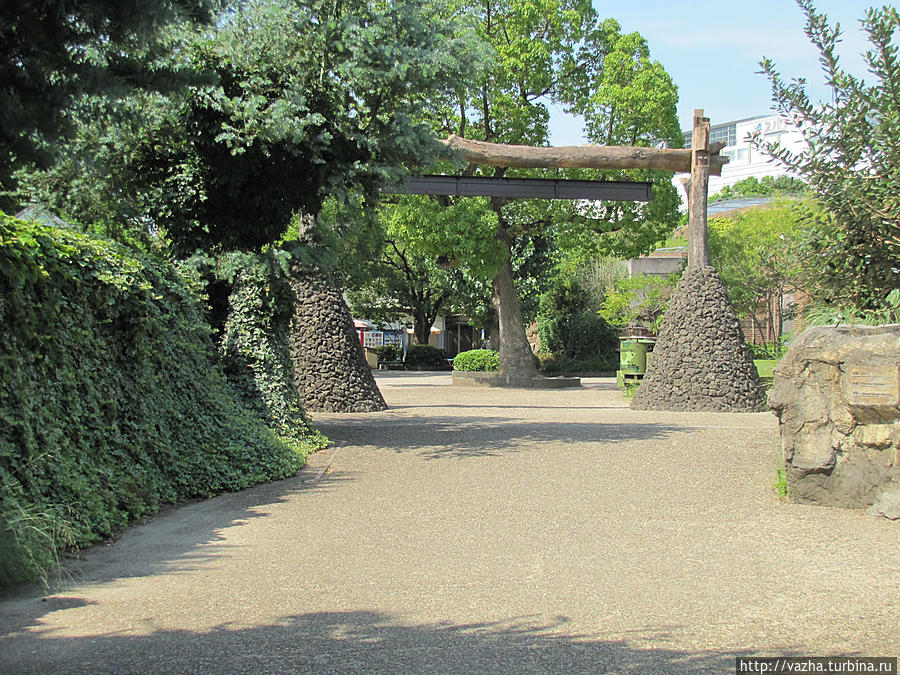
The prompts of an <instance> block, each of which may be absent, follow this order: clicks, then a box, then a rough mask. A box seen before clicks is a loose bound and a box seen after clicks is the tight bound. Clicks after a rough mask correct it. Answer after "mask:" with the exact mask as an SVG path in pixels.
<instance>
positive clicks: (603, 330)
mask: <svg viewBox="0 0 900 675" xmlns="http://www.w3.org/2000/svg"><path fill="white" fill-rule="evenodd" d="M538 331H539V333H540V336H541V350H542V351H545V352H547V353H548V354H552V355H554V356H557V357H567V358H570V359H589V358H598V357H599V358H601V359H608V358H611V357H612V356H613V355H615V353H616V351H617V350H618V348H619V333H618V331H617V330H616V329H615V328H613V327H612V326H611V325H610V324H609V323H607V322H606V321H605V320H604V319H603V318H602V317H600V316H598V315H597V314H596V313H595V312H591V311H589V310H582V311H580V312H577V313H575V314H565V315H558V316H541V317H539V318H538Z"/></svg>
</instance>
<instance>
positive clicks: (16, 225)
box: [0, 216, 321, 579]
mask: <svg viewBox="0 0 900 675" xmlns="http://www.w3.org/2000/svg"><path fill="white" fill-rule="evenodd" d="M198 291H199V289H198V288H197V286H196V283H194V285H191V284H190V283H188V282H187V281H186V280H185V278H184V277H182V276H181V275H180V274H179V273H178V272H176V270H175V269H174V268H173V267H172V266H171V265H169V264H166V263H163V262H160V261H158V260H154V259H151V258H149V257H147V256H143V255H140V254H135V253H133V252H131V251H128V250H127V249H125V248H124V247H122V246H120V245H117V244H114V243H112V242H109V241H105V240H101V239H97V238H93V237H90V236H87V235H84V234H81V233H78V232H76V231H73V230H60V229H54V228H51V227H47V226H44V225H41V224H38V223H23V222H21V221H16V220H14V219H12V218H9V217H6V216H2V220H0V344H2V346H3V349H2V352H3V354H4V358H2V359H0V419H2V424H0V516H2V518H3V519H4V520H3V522H2V523H0V529H3V530H4V531H5V532H11V533H12V534H13V536H12V537H11V538H10V537H3V540H4V541H5V542H6V544H5V545H4V548H3V551H2V554H0V555H2V556H3V557H4V559H6V560H11V561H13V563H12V564H14V565H15V567H14V568H13V569H11V570H10V569H7V570H5V571H4V572H3V575H4V577H5V578H6V579H15V578H19V577H20V576H21V575H22V574H25V573H26V572H28V571H29V570H30V571H35V570H36V569H38V568H40V567H42V566H43V565H44V564H45V563H46V562H47V560H48V557H47V556H48V552H50V551H55V550H56V548H57V547H58V546H59V545H61V544H64V543H68V542H69V541H70V542H71V543H73V544H75V545H76V546H81V545H85V544H89V543H91V542H93V541H96V540H97V539H99V538H101V537H106V536H109V535H111V534H112V533H114V532H116V531H117V530H119V529H121V528H122V527H124V526H125V525H126V524H127V523H128V522H129V520H131V519H133V518H136V517H139V516H141V515H143V514H146V513H151V512H153V511H155V510H156V509H157V508H158V507H159V505H160V504H161V503H164V502H174V501H179V500H184V499H189V498H193V497H202V496H208V495H211V494H214V493H217V492H222V491H225V490H236V489H240V488H243V487H246V486H249V485H254V484H256V483H259V482H261V481H265V480H270V479H274V478H283V477H286V476H289V475H291V474H293V473H294V472H296V471H297V469H298V468H299V467H300V466H302V464H303V462H304V458H305V456H306V454H307V453H308V452H309V451H310V450H311V449H312V448H313V447H315V446H316V445H318V444H320V442H321V439H320V438H319V437H313V436H308V437H302V436H301V435H300V434H297V435H295V436H292V437H289V438H286V439H284V440H282V439H280V438H279V437H278V435H276V433H275V432H273V431H272V430H271V429H269V428H268V427H267V426H266V425H265V424H264V420H263V419H261V415H260V413H259V411H258V409H250V408H248V407H247V406H246V405H244V404H243V403H241V402H240V400H239V398H241V397H236V396H235V393H234V391H233V389H232V388H231V387H230V386H229V384H228V381H227V380H226V378H225V377H224V375H223V373H222V371H221V370H220V369H219V368H218V367H217V365H216V361H217V359H216V354H215V349H214V346H213V343H212V340H211V339H210V332H209V328H208V327H207V325H206V322H205V321H204V316H203V309H202V305H201V304H200V303H199V302H198V299H197V298H198ZM244 398H245V397H244ZM32 525H33V526H34V527H32ZM42 533H43V534H42ZM13 539H14V540H15V541H16V542H18V543H17V544H10V542H11V541H12V540H13ZM41 542H44V543H43V544H42V543H41ZM47 542H52V543H47ZM42 551H43V552H42ZM16 560H18V561H19V562H15V561H16ZM23 560H24V561H26V566H25V567H21V565H20V563H22V561H23ZM28 560H31V561H32V563H33V564H32V563H27V561H28ZM29 565H30V567H29Z"/></svg>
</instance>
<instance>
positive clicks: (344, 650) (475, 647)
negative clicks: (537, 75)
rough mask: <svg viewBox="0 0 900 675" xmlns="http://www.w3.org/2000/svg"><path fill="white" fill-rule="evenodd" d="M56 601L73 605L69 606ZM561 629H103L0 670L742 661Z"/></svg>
mask: <svg viewBox="0 0 900 675" xmlns="http://www.w3.org/2000/svg"><path fill="white" fill-rule="evenodd" d="M56 602H59V603H61V604H62V605H63V606H65V605H68V606H71V605H72V604H73V603H75V604H77V599H73V598H59V599H58V600H56ZM47 609H48V610H50V609H51V608H49V607H48V608H47ZM567 624H568V620H567V619H566V617H558V618H557V619H555V620H554V621H552V622H549V623H548V622H537V621H536V620H534V619H533V618H531V617H519V618H515V619H512V620H509V621H504V622H494V623H471V624H462V625H458V624H452V623H433V624H425V625H404V624H402V623H399V622H397V621H396V620H395V619H394V618H393V617H391V616H388V615H385V614H380V613H376V612H367V611H354V612H333V613H328V612H326V613H312V614H300V615H293V616H286V617H283V618H282V619H280V620H278V621H277V622H276V623H274V624H271V625H264V626H251V627H246V626H236V625H229V624H223V625H220V626H216V627H215V628H213V629H211V630H209V631H204V632H193V631H186V630H176V631H155V632H151V633H150V634H147V635H134V634H131V635H128V634H123V631H111V632H110V633H107V634H105V635H100V636H97V635H93V636H89V637H75V638H71V637H54V636H53V635H52V634H45V635H40V634H35V633H28V634H24V635H20V636H17V637H16V638H15V642H14V643H12V642H11V643H8V644H7V645H6V646H7V648H6V649H4V650H3V651H2V652H0V670H5V671H7V672H19V673H46V672H54V673H71V672H117V673H207V672H208V673H297V672H313V671H314V672H334V673H355V672H408V673H413V672H414V673H457V672H458V673H477V672H491V673H547V672H565V673H587V672H590V673H640V674H642V675H646V674H651V673H665V674H667V675H672V674H678V673H700V672H714V673H727V672H733V671H734V664H735V661H734V659H735V657H737V656H748V655H750V654H749V653H731V652H721V651H697V652H689V651H681V650H676V649H667V648H664V647H663V646H654V643H658V644H659V645H664V644H665V643H666V642H667V641H668V637H669V635H670V632H671V631H673V630H677V627H669V628H666V627H663V628H658V629H647V630H643V631H636V632H635V633H632V634H631V635H630V636H629V642H626V641H624V640H621V639H603V638H600V637H596V636H586V635H579V634H575V633H572V632H571V630H567ZM38 630H39V629H38ZM637 644H640V645H644V647H637V646H635V645H637Z"/></svg>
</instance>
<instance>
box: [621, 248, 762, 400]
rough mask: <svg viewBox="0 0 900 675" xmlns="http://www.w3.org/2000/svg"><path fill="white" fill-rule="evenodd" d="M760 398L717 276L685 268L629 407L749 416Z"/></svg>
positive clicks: (741, 334) (710, 269) (755, 377)
mask: <svg viewBox="0 0 900 675" xmlns="http://www.w3.org/2000/svg"><path fill="white" fill-rule="evenodd" d="M765 399H766V397H765V392H764V391H763V390H762V388H761V387H760V383H759V375H758V373H757V372H756V367H755V366H754V365H753V357H752V355H751V353H750V349H749V348H748V347H747V345H746V343H745V342H744V332H743V331H742V330H741V324H740V321H738V318H737V314H735V312H734V308H733V307H732V306H731V302H730V301H729V299H728V294H727V292H726V290H725V285H724V284H723V283H722V279H721V277H719V274H718V272H716V270H715V268H714V267H711V266H708V265H706V266H699V265H698V266H692V267H688V269H687V270H686V271H685V273H684V274H683V275H682V277H681V281H680V282H679V283H678V286H677V287H676V289H675V292H674V293H673V295H672V301H671V303H670V304H669V309H668V311H667V312H666V315H665V318H664V319H663V324H662V327H661V328H660V331H659V339H658V340H657V342H656V346H655V348H654V350H653V354H652V357H651V359H650V363H649V364H648V366H647V373H646V375H645V376H644V379H643V381H642V382H641V386H640V387H639V388H638V390H637V393H636V394H635V396H634V399H633V400H632V402H631V407H632V408H633V409H635V410H672V411H719V412H753V411H758V410H761V409H762V408H763V406H764V403H765Z"/></svg>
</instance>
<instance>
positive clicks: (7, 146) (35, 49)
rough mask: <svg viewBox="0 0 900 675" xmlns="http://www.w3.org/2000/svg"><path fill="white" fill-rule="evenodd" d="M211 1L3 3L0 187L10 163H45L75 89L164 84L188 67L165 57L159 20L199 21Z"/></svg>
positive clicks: (65, 127)
mask: <svg viewBox="0 0 900 675" xmlns="http://www.w3.org/2000/svg"><path fill="white" fill-rule="evenodd" d="M217 5H219V3H218V2H216V1H215V0H162V1H159V2H120V1H119V0H80V1H79V2H66V3H61V2H15V3H4V4H3V8H2V10H0V36H2V43H3V52H2V55H0V83H2V89H3V96H2V97H0V120H2V123H0V187H2V188H5V189H9V188H10V187H11V173H12V170H13V168H14V167H15V166H22V165H25V164H27V163H29V162H34V161H37V162H41V163H44V164H46V163H47V162H48V161H49V160H50V157H51V156H52V144H53V143H54V142H55V141H57V140H58V138H59V137H60V136H64V135H65V134H66V132H68V131H70V130H71V124H70V122H71V120H70V119H69V118H68V117H67V115H66V114H65V113H66V112H67V111H68V110H69V108H70V107H71V105H72V102H73V100H75V99H76V98H77V97H78V96H81V95H84V94H91V93H101V92H102V93H103V95H104V96H108V97H115V96H121V95H123V94H125V93H127V92H129V91H132V90H133V89H134V88H135V87H144V88H148V89H157V90H166V89H171V88H173V87H177V86H179V85H181V84H184V83H185V82H186V81H187V79H188V78H189V77H191V76H192V75H193V74H194V71H193V70H192V69H185V68H183V67H179V66H178V65H173V64H172V63H164V62H163V57H164V56H166V55H167V54H168V53H169V51H170V49H171V47H172V45H171V42H170V41H168V40H167V39H166V37H167V35H166V30H165V29H166V27H167V26H170V25H172V24H182V23H186V22H198V21H199V22H206V21H209V20H210V19H211V18H212V17H213V11H214V10H215V9H216V7H217Z"/></svg>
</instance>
